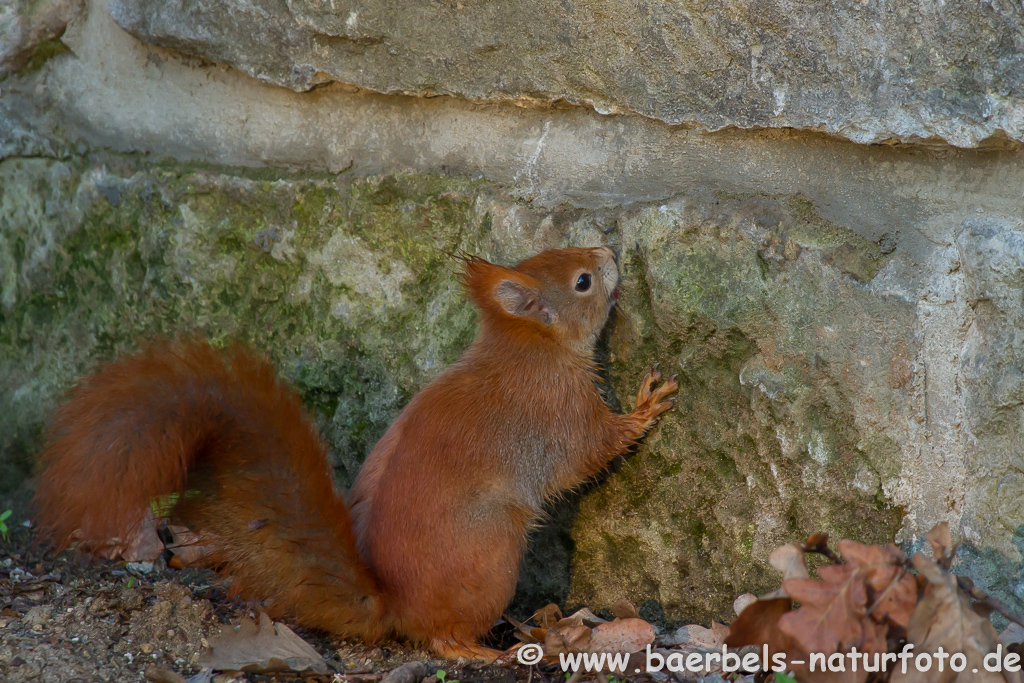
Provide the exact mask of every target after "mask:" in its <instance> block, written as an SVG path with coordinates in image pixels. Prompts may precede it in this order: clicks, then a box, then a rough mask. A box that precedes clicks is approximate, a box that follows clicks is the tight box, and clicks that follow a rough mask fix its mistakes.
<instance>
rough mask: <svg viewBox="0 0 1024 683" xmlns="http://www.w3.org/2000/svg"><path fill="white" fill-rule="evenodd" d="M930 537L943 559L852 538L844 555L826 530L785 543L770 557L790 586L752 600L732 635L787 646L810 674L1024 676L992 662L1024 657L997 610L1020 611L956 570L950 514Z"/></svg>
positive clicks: (814, 679)
mask: <svg viewBox="0 0 1024 683" xmlns="http://www.w3.org/2000/svg"><path fill="white" fill-rule="evenodd" d="M927 539H928V541H929V543H930V544H931V546H932V550H933V555H934V559H932V558H929V557H927V556H926V555H924V554H922V553H916V554H915V555H914V556H913V558H910V559H908V558H907V557H906V556H905V555H904V554H903V552H902V551H901V550H900V549H899V548H897V547H896V546H895V545H892V544H889V545H886V546H879V545H864V544H862V543H858V542H856V541H851V540H843V541H840V543H839V545H838V547H837V548H838V555H837V554H836V553H835V552H833V551H832V550H831V549H829V547H828V543H827V542H828V537H827V536H826V535H824V534H816V535H813V536H811V537H810V538H808V539H807V542H806V543H802V544H801V543H792V544H788V545H785V546H781V547H779V548H777V549H776V550H775V551H774V552H773V553H772V555H771V557H770V559H769V561H770V562H771V564H772V566H773V567H775V568H776V569H778V570H779V571H780V572H782V575H783V580H782V586H781V587H780V588H779V589H778V590H776V591H774V592H772V593H770V594H768V595H766V596H763V597H762V598H759V599H756V600H754V601H752V602H750V603H749V604H747V605H746V607H744V608H743V609H742V611H741V612H739V616H738V618H737V619H736V620H735V621H734V622H733V623H732V625H731V626H730V628H729V634H728V636H727V637H726V639H725V643H726V644H727V645H729V646H730V647H742V646H750V645H753V646H758V647H759V648H762V649H763V648H766V649H767V652H768V655H769V658H771V657H772V656H774V655H777V654H784V655H785V658H786V659H785V661H786V662H787V664H788V666H787V668H788V669H790V670H791V671H792V672H793V674H795V676H796V678H797V679H798V680H800V681H803V682H804V683H865V682H869V681H870V682H872V683H875V682H881V681H891V682H893V683H896V682H898V683H918V682H925V681H929V682H935V683H949V682H953V681H956V682H957V683H996V682H1006V683H1019V682H1021V681H1024V678H1022V677H1021V674H1020V673H1019V672H1010V671H1003V672H996V671H992V670H990V669H993V668H995V666H996V662H997V659H998V661H1000V662H1002V663H1003V665H1004V667H1005V668H1010V667H1012V666H1014V665H1019V664H1020V663H1021V662H1020V658H1019V656H1018V655H1019V654H1020V652H1019V648H1020V645H1019V643H1018V644H1016V645H1014V644H1010V643H1000V641H999V636H997V634H996V632H995V629H994V628H993V626H992V622H991V621H990V619H989V615H990V614H991V613H992V612H993V611H998V612H1000V613H1001V614H1002V615H1003V616H1004V617H1006V618H1007V619H1008V620H1010V621H1011V622H1016V623H1018V624H1020V623H1021V620H1020V618H1019V617H1018V616H1016V615H1014V614H1013V613H1012V612H1010V610H1008V609H1007V608H1006V607H1005V606H1004V605H1002V604H1001V603H999V602H998V601H997V600H995V599H993V598H991V597H989V596H988V595H986V594H985V593H984V592H983V591H981V590H980V589H978V588H976V587H975V586H974V585H973V584H972V583H971V581H970V579H967V578H964V577H958V576H956V575H955V574H952V573H951V572H950V571H949V568H950V565H951V564H952V562H953V559H954V557H955V556H956V550H957V549H956V547H955V546H953V544H952V541H951V538H950V533H949V526H948V524H946V523H942V524H940V525H938V526H936V527H935V528H934V529H932V530H931V531H930V532H929V533H928V534H927ZM808 554H816V555H821V556H823V557H825V558H826V559H827V560H828V561H829V562H830V564H825V565H822V566H820V567H818V568H817V570H816V572H817V575H818V578H817V579H814V578H811V576H810V572H809V570H808V568H807V562H806V559H807V555H808ZM796 603H798V604H799V607H795V604H796ZM1008 631H1009V629H1008ZM812 653H817V655H818V660H817V666H816V667H815V669H816V670H814V671H812V670H811V662H812ZM907 653H909V654H907ZM901 654H902V655H903V657H900V655H901ZM954 655H956V657H955V658H954ZM986 656H988V661H987V663H988V665H989V667H988V668H986ZM780 661H781V660H780ZM823 661H824V663H826V664H827V665H828V668H829V670H828V671H822V668H823V667H822V662H823ZM904 662H906V672H905V673H904V671H903V664H904ZM919 665H920V668H919ZM926 665H928V666H929V668H928V670H922V669H923V668H924V666H926ZM1005 665H1009V666H1005ZM940 667H941V668H940ZM883 668H884V669H885V670H884V671H883V670H882V669H883ZM956 668H960V669H961V671H956V670H955V669H956Z"/></svg>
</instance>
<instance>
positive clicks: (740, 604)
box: [732, 593, 757, 616]
mask: <svg viewBox="0 0 1024 683" xmlns="http://www.w3.org/2000/svg"><path fill="white" fill-rule="evenodd" d="M755 602H757V596H756V595H754V594H753V593H744V594H743V595H738V596H736V599H735V600H733V601H732V611H733V612H734V613H735V614H736V616H739V615H740V613H741V612H742V611H743V610H744V609H745V608H746V607H747V605H750V604H752V603H755Z"/></svg>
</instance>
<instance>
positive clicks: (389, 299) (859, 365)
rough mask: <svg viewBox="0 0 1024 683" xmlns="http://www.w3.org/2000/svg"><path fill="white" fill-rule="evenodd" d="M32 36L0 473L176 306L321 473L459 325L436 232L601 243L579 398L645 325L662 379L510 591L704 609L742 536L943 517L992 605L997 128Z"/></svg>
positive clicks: (1008, 290)
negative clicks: (694, 115) (303, 445)
mask: <svg viewBox="0 0 1024 683" xmlns="http://www.w3.org/2000/svg"><path fill="white" fill-rule="evenodd" d="M937 11H938V10H937ZM943 11H945V10H943ZM268 25H269V22H268ZM62 41H63V42H64V43H65V44H66V45H67V46H68V48H70V51H68V52H63V53H60V54H56V55H54V56H53V58H52V59H49V60H48V61H46V62H45V63H43V64H41V65H40V68H38V69H36V70H34V71H33V70H21V71H19V72H17V73H13V74H12V75H10V76H9V77H8V78H7V79H6V80H4V81H3V83H2V90H3V96H2V97H0V158H5V159H6V161H3V162H2V163H0V359H2V362H0V438H2V439H3V441H2V442H0V451H2V452H0V462H2V463H3V464H2V467H3V468H5V469H3V471H2V472H0V483H2V484H3V485H10V484H13V482H14V481H15V480H16V479H17V478H18V477H20V476H21V474H23V473H24V472H25V471H26V469H27V467H28V464H29V461H30V458H31V455H32V454H33V453H34V452H35V449H36V448H37V447H38V439H39V430H40V428H41V425H42V424H43V423H44V421H45V419H46V417H47V416H48V415H49V412H50V411H51V409H52V407H53V406H54V404H55V402H56V401H57V397H58V396H59V394H60V392H61V391H62V390H63V389H64V388H66V387H67V386H69V385H70V383H71V382H73V381H74V379H75V378H76V377H78V376H79V375H80V374H81V373H82V372H84V371H86V370H87V369H88V368H89V367H91V366H92V365H93V364H94V363H95V362H96V361H98V360H101V359H103V358H109V357H110V356H111V355H113V354H114V353H116V352H118V351H120V350H124V349H128V348H133V347H134V345H135V344H137V343H138V339H139V338H140V337H141V336H144V335H146V334H149V333H156V332H162V333H174V332H177V331H180V330H186V329H191V330H200V331H204V332H206V333H208V334H211V335H213V336H214V337H215V338H217V339H222V338H224V337H225V336H226V335H229V334H237V335H239V336H241V337H243V338H245V339H248V340H250V341H252V342H253V343H256V344H258V345H259V346H260V347H261V348H264V349H266V350H267V352H268V353H269V354H271V356H272V357H273V358H274V359H275V361H276V362H277V363H278V364H279V366H280V367H281V368H282V371H283V372H284V373H285V374H286V375H287V376H288V377H290V378H291V379H292V380H293V381H294V382H295V383H296V384H297V386H299V387H300V389H301V390H302V391H303V393H304V395H305V396H306V398H307V401H308V402H309V405H310V406H311V408H312V409H313V411H314V413H315V414H316V415H317V416H318V420H319V423H320V426H321V428H322V430H323V433H324V434H325V436H326V437H327V439H328V441H329V443H330V444H331V449H332V453H333V457H335V458H336V459H337V463H338V465H339V474H340V475H341V476H340V479H341V481H343V482H344V481H347V480H348V479H349V478H350V477H351V474H352V472H353V471H354V469H355V468H356V467H357V466H358V462H359V460H360V458H361V457H362V455H363V454H364V453H365V452H366V449H367V448H369V446H370V445H371V444H372V442H373V440H374V439H375V437H376V436H377V435H378V434H379V433H380V431H381V430H382V429H383V428H384V426H385V425H386V424H387V423H388V421H389V420H390V419H391V417H392V416H393V415H394V414H395V412H396V411H397V410H398V409H399V408H400V406H401V405H402V403H403V401H404V400H405V399H406V398H408V397H409V396H410V395H411V394H412V392H414V391H415V390H416V389H417V388H419V387H420V386H422V385H423V383H425V382H426V381H428V380H429V379H430V377H432V376H433V375H434V374H435V373H436V372H437V371H438V370H439V368H440V367H442V366H443V365H444V364H446V363H448V362H450V361H451V360H452V359H453V358H455V357H456V356H457V355H458V353H459V352H460V351H461V349H462V348H463V347H464V346H465V344H466V342H467V341H468V339H469V338H470V337H471V336H472V334H473V322H472V320H473V316H472V311H471V310H470V309H469V308H468V307H467V306H466V305H465V303H464V302H463V301H462V299H461V297H460V295H459V292H458V289H457V287H456V286H455V284H454V276H453V273H452V272H451V269H450V268H449V266H448V262H447V261H445V260H444V257H443V252H444V250H446V249H448V248H451V247H453V246H462V247H464V248H466V249H469V250H473V251H477V252H478V253H482V254H484V255H488V256H492V257H494V258H497V259H499V260H502V261H506V262H508V261H512V260H514V259H516V258H518V257H519V256H523V255H525V254H528V253H532V252H535V251H537V250H540V249H543V248H545V247H550V246H559V245H562V244H566V243H571V244H593V243H609V244H612V245H615V246H618V247H620V248H621V249H622V254H623V267H624V273H623V299H622V312H623V314H624V315H623V316H622V318H621V319H619V320H618V321H617V323H616V324H615V326H614V328H613V329H612V330H611V332H610V334H609V339H608V347H607V349H606V351H605V356H604V358H605V360H606V361H607V368H608V371H607V380H608V382H609V385H610V387H611V389H612V398H613V400H616V401H618V402H620V403H621V404H623V406H624V407H629V404H630V401H631V398H630V397H631V396H632V393H633V391H634V390H635V387H636V382H637V380H638V378H639V376H640V375H641V373H642V371H643V368H644V365H645V364H646V363H649V362H653V361H655V360H660V362H661V364H662V369H663V370H666V371H669V372H679V373H680V378H681V380H682V384H683V391H682V393H681V395H680V404H679V405H680V410H679V411H678V412H676V413H673V414H672V415H670V416H669V417H667V418H666V420H665V421H664V423H663V424H662V426H661V427H660V428H659V431H658V432H657V433H656V434H655V435H653V438H652V440H651V441H650V443H648V444H647V445H645V446H644V447H642V448H641V449H640V451H639V452H638V454H637V456H636V457H635V458H634V459H632V460H630V461H627V462H626V463H625V464H624V466H623V467H622V468H621V469H620V471H619V472H618V473H616V474H613V475H611V476H609V477H608V478H607V479H606V480H605V481H604V482H602V483H601V484H600V485H597V486H595V487H593V488H591V489H589V490H588V492H587V493H586V494H585V495H584V496H583V497H582V499H578V500H576V501H569V502H568V503H566V504H564V505H561V506H559V507H558V508H557V509H556V510H555V517H556V520H557V522H558V524H557V525H552V526H549V527H548V528H547V529H546V532H545V534H543V535H542V541H541V542H538V543H536V544H535V545H534V546H533V548H532V549H531V552H530V558H529V559H528V561H527V563H526V565H525V568H526V571H525V574H524V575H525V576H526V577H527V578H528V580H527V581H525V582H524V584H523V585H522V592H521V600H522V602H521V605H523V606H524V607H526V608H529V607H536V606H537V605H538V604H541V601H542V600H543V601H546V600H549V599H564V598H566V596H571V597H572V599H573V600H585V601H587V602H588V603H590V606H591V607H593V608H595V609H600V608H602V607H604V606H606V604H607V601H609V600H610V599H612V598H614V597H618V596H619V595H621V594H623V593H626V594H628V596H629V597H630V598H632V599H633V600H634V601H636V602H637V603H644V602H647V601H649V600H657V601H659V602H660V603H661V606H662V607H664V608H665V610H666V611H665V614H666V615H667V616H668V618H670V619H676V618H698V617H707V616H708V615H712V614H718V615H722V616H725V615H727V614H728V610H729V605H730V604H731V601H732V599H733V597H735V593H736V592H742V591H747V590H758V589H759V588H760V587H762V586H767V581H768V577H769V576H772V575H771V574H769V571H770V570H768V568H767V565H766V563H765V558H766V552H765V551H766V549H767V548H770V546H771V545H772V544H773V543H776V542H784V541H790V540H792V539H793V538H794V537H799V536H800V535H801V534H803V533H805V532H807V531H810V530H812V529H813V530H819V529H825V530H828V531H830V532H832V533H834V534H846V533H848V534H851V535H855V536H856V537H858V538H860V539H868V540H870V539H881V538H885V537H888V536H891V535H893V534H896V536H897V538H898V539H899V540H901V541H905V542H908V543H913V542H914V541H915V539H917V538H919V535H920V534H921V533H922V532H923V531H924V530H926V529H928V528H929V527H930V526H931V525H932V524H934V523H935V522H936V521H939V520H943V519H945V520H948V521H950V522H951V523H952V525H953V528H954V529H955V533H956V534H957V537H958V538H961V539H963V540H965V542H966V545H965V546H964V550H963V551H962V552H963V554H964V557H965V562H964V564H963V566H962V569H963V570H964V571H967V572H969V573H971V575H972V576H974V577H975V578H976V579H977V580H978V581H979V583H981V584H982V585H984V586H986V587H987V588H991V589H992V590H994V591H995V593H996V594H997V595H998V596H999V597H1000V598H1001V599H1004V600H1006V601H1009V602H1012V603H1014V604H1016V605H1018V607H1021V606H1024V605H1022V604H1021V602H1020V600H1021V599H1024V578H1022V575H1021V564H1022V550H1024V540H1022V539H1024V531H1021V529H1022V528H1024V527H1022V525H1024V513H1022V512H1020V505H1019V497H1020V495H1021V490H1022V488H1024V485H1022V484H1021V481H1020V477H1019V472H1020V471H1021V470H1022V469H1024V467H1022V464H1021V453H1022V452H1024V448H1022V445H1024V438H1022V434H1021V429H1022V427H1021V425H1022V424H1024V422H1022V421H1021V419H1020V417H1021V413H1022V408H1021V394H1022V391H1021V387H1020V386H1019V385H1020V381H1021V379H1020V378H1021V375H1020V364H1021V350H1020V348H1018V347H1019V346H1020V342H1019V339H1018V336H1019V335H1018V333H1017V332H1016V331H1017V330H1019V329H1020V328H1021V324H1022V322H1024V321H1022V320H1021V319H1020V318H1021V317H1022V315H1024V313H1022V311H1024V304H1022V303H1021V302H1022V300H1024V271H1022V266H1021V262H1022V258H1024V252H1022V249H1021V247H1020V244H1021V238H1020V235H1021V234H1024V233H1022V229H1021V222H1020V216H1022V215H1024V198H1022V183H1021V178H1022V177H1024V153H1022V152H1021V151H1020V150H1019V149H1017V148H1012V147H1011V148H1005V149H1002V150H957V149H952V148H949V147H941V146H940V147H913V146H896V147H889V146H864V145H857V144H853V143H850V142H845V141H841V140H837V139H836V138H834V137H829V136H825V135H820V134H816V133H807V132H798V131H790V130H764V131H738V130H728V131H723V132H719V133H715V134H708V133H704V132H701V131H700V130H698V129H696V128H687V127H679V126H675V127H673V126H669V125H666V124H664V123H661V122H658V121H655V120H652V119H649V118H643V117H639V116H628V115H621V116H603V115H600V114H598V113H595V112H593V111H589V110H587V109H584V108H581V107H548V106H504V105H497V104H493V103H492V104H487V105H485V106H481V105H479V104H473V103H470V102H466V101H461V100H458V99H454V98H431V99H424V98H416V97H397V96H383V95H376V94H367V93H364V92H352V91H351V90H352V89H351V88H345V87H343V86H341V85H338V84H333V85H327V86H324V87H320V88H317V89H315V90H313V91H312V92H309V93H296V92H292V91H290V90H287V89H284V88H280V87H277V86H274V85H270V84H267V83H260V82H258V81H256V80H254V79H251V78H249V77H247V76H245V75H244V74H241V73H239V72H237V71H235V70H232V69H229V68H226V67H224V66H219V65H215V64H211V63H209V62H206V61H204V60H201V59H197V58H194V57H189V56H183V55H181V54H179V53H175V52H172V51H169V50H166V49H162V48H157V47H152V46H148V45H145V44H143V43H141V42H139V41H137V40H135V39H134V38H132V37H131V36H129V35H128V34H127V33H125V32H124V31H122V30H121V29H119V28H118V27H117V26H116V24H115V23H114V22H113V20H112V19H111V18H110V16H109V15H108V14H107V13H106V11H105V10H104V8H103V5H102V4H100V3H94V4H92V5H91V6H90V9H89V11H88V13H87V14H85V15H82V16H80V17H79V18H78V19H76V20H75V21H73V22H71V23H70V24H69V26H68V29H67V31H66V33H65V34H64V35H63V37H62ZM917 111H918V112H920V111H921V110H917ZM884 114H885V112H884V111H883V112H881V114H880V116H881V117H882V118H880V119H879V120H883V119H884ZM111 150H118V153H113V152H111ZM146 152H148V153H151V154H150V155H147V154H144V153H146ZM162 155H167V156H170V157H176V158H177V161H176V160H174V159H167V158H158V157H161V156H162ZM30 157H31V158H30ZM218 164H219V166H218ZM225 165H226V166H225ZM243 166H244V167H249V168H248V169H243V168H239V167H243ZM406 330H411V331H410V332H406ZM12 475H13V476H12ZM570 557H574V560H573V564H572V568H571V571H570V569H569V566H568V563H569V558H570ZM570 584H571V585H570ZM649 609H651V610H654V611H655V612H656V610H655V608H654V607H653V606H649ZM652 613H653V612H652Z"/></svg>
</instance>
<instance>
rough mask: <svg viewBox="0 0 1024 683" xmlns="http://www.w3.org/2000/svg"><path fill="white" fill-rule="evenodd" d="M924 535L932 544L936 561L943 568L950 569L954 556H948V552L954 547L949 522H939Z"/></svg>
mask: <svg viewBox="0 0 1024 683" xmlns="http://www.w3.org/2000/svg"><path fill="white" fill-rule="evenodd" d="M924 537H925V538H926V539H928V543H930V544H931V546H932V554H933V555H934V556H935V562H936V563H937V564H938V565H939V566H940V567H942V568H943V569H949V561H951V560H952V557H947V553H949V551H950V549H951V548H952V547H953V537H952V536H951V535H950V533H949V522H939V523H938V524H936V525H935V526H933V527H932V529H931V531H929V532H928V533H926V534H925V535H924Z"/></svg>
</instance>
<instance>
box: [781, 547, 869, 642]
mask: <svg viewBox="0 0 1024 683" xmlns="http://www.w3.org/2000/svg"><path fill="white" fill-rule="evenodd" d="M818 576H820V577H821V579H822V580H821V581H815V580H814V579H787V580H786V581H783V583H782V587H783V589H784V590H785V591H786V593H788V594H789V596H790V597H792V598H793V599H794V600H796V601H798V602H799V603H800V604H801V606H800V608H799V609H797V610H794V611H792V612H789V613H787V614H784V615H782V617H781V618H780V619H779V629H780V630H782V631H783V632H784V633H786V634H787V635H789V636H790V637H791V638H793V640H794V641H796V643H797V644H798V645H799V646H800V648H801V649H802V650H803V651H804V652H823V653H825V654H826V655H829V654H832V653H835V652H841V651H842V652H845V651H846V650H848V649H849V648H850V647H852V646H857V647H858V648H859V647H860V646H861V643H862V642H863V640H864V629H863V627H862V626H861V622H862V621H863V619H864V617H865V615H866V614H867V606H866V604H865V603H866V602H867V591H866V590H865V588H864V576H863V573H862V572H861V571H860V570H859V569H857V567H856V566H854V565H850V564H832V565H826V566H824V567H819V568H818Z"/></svg>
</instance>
